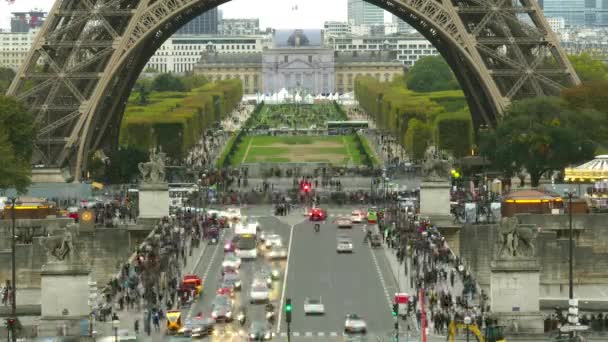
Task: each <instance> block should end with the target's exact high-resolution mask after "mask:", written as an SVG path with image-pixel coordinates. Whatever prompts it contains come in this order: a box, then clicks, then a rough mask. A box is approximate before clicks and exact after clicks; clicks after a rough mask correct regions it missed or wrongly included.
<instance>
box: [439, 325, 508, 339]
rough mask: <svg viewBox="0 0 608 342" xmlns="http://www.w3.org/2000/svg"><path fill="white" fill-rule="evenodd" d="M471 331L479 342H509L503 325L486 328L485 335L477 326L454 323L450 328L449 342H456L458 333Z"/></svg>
mask: <svg viewBox="0 0 608 342" xmlns="http://www.w3.org/2000/svg"><path fill="white" fill-rule="evenodd" d="M459 329H462V330H465V331H466V329H469V331H470V332H471V333H472V334H473V335H475V337H476V338H477V341H478V342H507V339H506V338H505V334H504V327H503V326H501V325H491V326H488V327H486V329H485V332H484V334H483V335H482V334H481V331H480V330H479V327H477V324H464V323H456V322H454V321H452V322H451V323H450V327H449V342H454V337H455V336H456V331H457V330H459Z"/></svg>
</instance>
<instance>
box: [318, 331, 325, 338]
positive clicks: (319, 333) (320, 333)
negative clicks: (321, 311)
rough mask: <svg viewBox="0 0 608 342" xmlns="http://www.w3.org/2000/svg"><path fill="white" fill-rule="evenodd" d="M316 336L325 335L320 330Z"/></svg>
mask: <svg viewBox="0 0 608 342" xmlns="http://www.w3.org/2000/svg"><path fill="white" fill-rule="evenodd" d="M317 336H319V337H323V336H325V333H324V332H322V331H319V332H318V333H317Z"/></svg>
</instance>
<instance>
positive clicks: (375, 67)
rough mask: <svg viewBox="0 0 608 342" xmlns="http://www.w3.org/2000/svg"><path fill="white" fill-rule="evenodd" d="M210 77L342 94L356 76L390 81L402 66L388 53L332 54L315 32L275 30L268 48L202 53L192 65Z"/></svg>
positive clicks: (248, 90) (272, 88) (251, 89)
mask: <svg viewBox="0 0 608 342" xmlns="http://www.w3.org/2000/svg"><path fill="white" fill-rule="evenodd" d="M194 72H195V73H197V74H202V75H205V76H206V77H207V78H209V79H210V80H212V81H217V80H224V79H230V78H238V79H240V80H241V81H242V82H243V92H244V93H245V94H256V93H265V94H270V93H275V92H278V91H280V90H281V89H282V88H286V89H294V88H298V89H301V90H303V92H304V93H307V94H313V95H316V94H326V93H335V92H338V93H346V92H351V91H353V89H354V81H355V78H356V77H357V76H372V77H376V78H377V79H379V80H382V81H391V80H392V79H393V78H394V77H395V76H398V75H402V74H403V64H402V63H401V62H399V61H398V60H397V58H396V54H395V53H390V52H368V53H360V52H356V51H355V52H349V53H346V52H337V51H334V50H333V49H331V48H326V47H325V46H324V44H323V37H322V35H321V34H320V33H318V34H315V33H314V32H311V31H308V30H306V31H304V30H295V31H294V30H292V31H282V32H276V33H275V39H274V47H273V48H270V49H265V50H264V51H262V52H241V53H224V54H219V53H213V52H208V53H204V54H203V55H202V57H201V59H200V61H199V62H198V63H197V65H196V66H195V68H194Z"/></svg>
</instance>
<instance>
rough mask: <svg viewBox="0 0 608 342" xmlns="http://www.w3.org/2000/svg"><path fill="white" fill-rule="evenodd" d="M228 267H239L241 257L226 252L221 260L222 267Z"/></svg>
mask: <svg viewBox="0 0 608 342" xmlns="http://www.w3.org/2000/svg"><path fill="white" fill-rule="evenodd" d="M224 267H230V268H234V269H238V268H240V267H241V258H239V257H238V256H236V254H234V253H228V254H226V256H225V257H224V261H222V268H224Z"/></svg>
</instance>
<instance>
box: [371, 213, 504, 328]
mask: <svg viewBox="0 0 608 342" xmlns="http://www.w3.org/2000/svg"><path fill="white" fill-rule="evenodd" d="M394 215H403V213H401V212H399V213H396V214H395V213H394V214H393V216H392V219H391V220H392V221H393V223H391V224H389V223H388V222H386V223H384V224H381V225H380V227H381V233H382V234H383V236H384V239H385V242H386V245H387V247H388V248H391V249H392V250H393V253H395V256H396V259H397V260H398V262H399V267H402V268H403V270H404V272H405V274H406V275H407V279H409V284H407V286H408V287H409V289H410V290H411V292H412V298H411V299H410V303H411V304H410V306H409V310H410V314H411V315H410V317H412V316H414V317H415V320H416V322H417V325H418V328H419V329H420V328H421V326H422V320H423V319H425V320H426V322H427V325H426V326H427V327H428V329H429V332H432V333H435V334H437V335H445V334H447V333H448V328H449V325H450V322H452V321H455V322H460V323H462V321H463V320H464V317H465V316H468V317H470V318H471V319H472V321H473V322H475V323H476V324H477V325H478V326H479V328H480V329H481V328H482V327H484V326H485V325H489V324H491V323H492V321H491V319H492V318H491V317H492V316H491V315H490V314H489V311H490V307H489V306H488V305H486V303H488V301H487V299H488V298H487V295H486V294H485V293H484V292H483V291H479V289H478V287H477V286H476V283H475V279H474V277H473V275H472V274H471V272H470V271H468V270H467V269H466V267H465V266H464V262H463V261H462V260H461V259H460V258H459V257H457V256H455V255H454V254H453V253H452V252H451V250H450V249H449V246H448V245H447V242H446V240H445V237H443V236H442V235H441V234H440V232H439V230H438V229H437V227H436V226H434V225H432V224H431V223H430V222H428V221H426V220H423V219H420V218H419V216H417V215H411V216H407V217H404V218H403V221H400V222H403V224H400V226H397V225H396V223H395V221H396V220H395V216H394ZM408 259H409V262H408ZM408 265H409V266H408ZM408 267H409V268H410V269H408ZM421 295H422V296H423V299H422V300H424V311H423V305H421V303H420V301H421V297H420V296H421Z"/></svg>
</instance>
